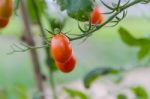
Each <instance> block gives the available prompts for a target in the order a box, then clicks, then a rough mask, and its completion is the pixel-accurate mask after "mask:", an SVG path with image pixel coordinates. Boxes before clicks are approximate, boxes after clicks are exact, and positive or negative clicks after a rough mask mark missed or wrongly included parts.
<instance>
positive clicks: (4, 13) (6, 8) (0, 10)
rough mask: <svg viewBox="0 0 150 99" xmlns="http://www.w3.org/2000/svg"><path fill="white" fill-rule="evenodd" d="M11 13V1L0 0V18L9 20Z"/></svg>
mask: <svg viewBox="0 0 150 99" xmlns="http://www.w3.org/2000/svg"><path fill="white" fill-rule="evenodd" d="M12 11H13V4H12V0H0V18H10V16H11V15H12Z"/></svg>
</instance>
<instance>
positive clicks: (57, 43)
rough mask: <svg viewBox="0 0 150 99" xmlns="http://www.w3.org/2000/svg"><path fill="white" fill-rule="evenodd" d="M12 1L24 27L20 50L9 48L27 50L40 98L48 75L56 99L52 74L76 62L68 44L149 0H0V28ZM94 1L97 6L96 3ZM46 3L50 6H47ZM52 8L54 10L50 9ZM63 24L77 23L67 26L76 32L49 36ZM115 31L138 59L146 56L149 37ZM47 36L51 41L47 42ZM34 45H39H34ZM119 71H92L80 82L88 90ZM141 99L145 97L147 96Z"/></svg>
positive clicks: (69, 68)
mask: <svg viewBox="0 0 150 99" xmlns="http://www.w3.org/2000/svg"><path fill="white" fill-rule="evenodd" d="M13 1H15V2H16V7H15V8H16V9H15V10H17V8H20V12H21V17H22V19H23V24H24V25H23V28H24V29H23V30H22V31H23V32H21V33H24V34H22V38H23V44H22V45H23V48H22V46H21V47H20V46H19V47H18V46H17V45H15V44H14V46H15V48H14V46H13V47H12V49H13V52H23V51H27V50H30V52H31V57H32V62H33V69H34V74H35V77H36V82H37V87H38V90H39V91H40V93H42V95H41V94H40V95H41V98H42V97H43V96H44V95H43V92H44V87H43V85H42V83H43V80H47V79H45V78H46V76H48V77H49V78H50V84H51V88H52V92H53V94H54V95H53V99H57V96H58V95H57V90H56V89H57V88H55V81H54V80H55V79H54V76H53V73H54V72H55V71H56V70H57V69H58V70H60V71H61V72H63V73H70V72H71V71H73V70H74V69H75V67H76V63H77V61H76V58H75V55H74V54H73V49H72V46H71V42H72V41H74V40H78V39H83V41H85V40H86V39H87V38H88V37H90V36H92V34H94V33H95V32H96V31H98V30H100V29H101V28H103V27H105V26H110V25H112V27H113V26H115V25H117V24H118V23H119V22H120V21H122V20H123V19H124V18H125V16H126V15H127V8H129V7H131V6H133V5H136V4H148V3H149V2H150V0H127V1H126V0H124V1H123V0H118V2H116V1H112V2H111V1H110V2H109V3H108V4H107V3H105V2H107V1H105V0H0V28H4V27H6V26H7V24H8V23H9V20H10V17H11V15H12V12H13ZM98 1H99V3H100V4H97V3H98ZM49 2H50V3H51V4H49ZM101 4H102V5H103V6H102V7H104V8H106V9H107V10H108V12H107V11H106V13H105V12H104V13H102V12H103V11H101V10H102V7H101V6H100V5H101ZM52 5H53V6H55V7H53V6H52ZM95 5H96V6H95ZM49 9H51V10H49ZM16 12H17V11H16ZM55 12H56V13H55ZM107 15H108V16H107ZM105 16H106V18H105ZM16 17H20V16H16ZM16 17H15V18H16ZM67 18H68V19H69V21H68V20H67ZM12 19H13V18H12ZM20 19H21V18H20ZM30 21H31V22H30ZM67 21H68V22H70V23H71V22H77V23H78V24H74V25H75V26H73V25H72V24H73V23H71V24H69V25H70V26H69V30H70V27H76V26H77V29H78V30H79V31H78V30H77V31H76V30H75V31H73V32H75V33H73V32H71V34H70V33H68V34H67V33H66V34H64V33H62V32H59V33H53V32H55V30H56V29H59V30H60V31H62V30H65V29H66V30H67V29H68V27H67V28H64V27H65V26H66V23H67ZM89 21H90V22H89ZM80 23H81V24H80ZM47 25H48V26H47ZM71 25H72V26H71ZM32 26H36V28H37V27H38V28H39V30H40V33H41V39H40V40H41V42H42V43H41V42H40V43H36V40H35V41H34V37H33V34H34V31H33V30H32ZM45 29H46V30H48V31H52V32H51V34H50V35H48V34H46V31H45ZM67 31H68V30H67ZM119 32H120V35H121V38H122V40H123V41H124V42H125V43H127V44H128V45H129V46H135V47H138V48H139V53H138V54H139V55H138V57H139V59H143V58H145V57H146V56H147V54H148V53H150V47H149V46H150V45H149V44H150V40H149V38H139V39H138V38H134V37H132V36H131V35H130V33H128V31H127V30H126V29H124V28H120V29H119ZM48 36H49V37H52V38H51V39H49V37H48ZM21 42H22V41H21ZM24 43H25V44H24ZM96 43H97V42H96ZM37 44H42V45H41V46H36V45H37ZM24 48H25V49H24ZM37 48H44V52H45V53H46V55H45V62H46V65H47V68H46V69H47V70H48V71H49V75H46V76H45V73H43V71H40V61H39V59H40V58H39V59H38V54H37V52H38V51H36V49H37ZM108 50H109V49H108ZM87 51H88V50H87ZM92 51H93V50H92ZM83 52H84V51H83ZM88 53H89V52H88ZM42 54H43V53H42ZM82 55H83V54H82ZM93 56H94V55H93ZM84 58H85V57H84ZM96 58H97V57H96ZM102 58H103V57H102ZM111 59H112V58H111ZM85 60H86V59H85ZM86 61H87V60H86ZM108 64H109V63H108ZM44 65H45V64H44ZM92 65H94V64H92ZM53 67H54V68H53ZM91 67H92V66H91ZM116 67H117V66H116ZM56 68H57V69H56ZM83 68H84V67H83ZM122 71H127V70H126V69H124V68H119V69H118V67H117V68H114V67H110V68H108V67H104V68H97V69H94V70H93V71H91V72H89V73H88V74H87V76H85V79H84V85H85V88H90V86H91V85H92V84H93V82H94V81H95V80H96V79H97V78H98V77H99V76H104V75H115V76H116V75H119V74H121V72H122ZM82 72H83V71H82ZM80 73H81V72H80ZM54 75H55V74H54ZM70 75H71V74H69V76H70ZM42 76H43V78H44V77H45V78H44V79H42ZM64 76H66V75H64ZM139 89H140V90H141V88H138V90H139ZM55 90H56V91H55ZM136 90H137V89H136ZM67 92H68V93H69V94H70V96H72V97H75V96H79V97H81V99H88V97H86V96H85V95H84V94H83V93H81V92H79V91H75V90H67ZM136 92H137V91H136ZM137 93H138V92H137ZM115 94H116V93H115ZM143 96H144V95H143ZM143 96H142V97H143ZM145 96H146V97H148V96H147V95H145ZM118 97H119V98H118V99H121V98H120V97H125V96H124V95H122V94H120V95H119V96H118ZM48 98H49V97H48ZM50 98H51V97H50ZM19 99H21V98H19ZM42 99H44V98H42ZM91 99H92V98H91ZM146 99H147V98H146Z"/></svg>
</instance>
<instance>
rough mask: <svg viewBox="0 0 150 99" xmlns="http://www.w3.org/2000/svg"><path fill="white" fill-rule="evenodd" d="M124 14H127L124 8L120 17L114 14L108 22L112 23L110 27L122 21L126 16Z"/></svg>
mask: <svg viewBox="0 0 150 99" xmlns="http://www.w3.org/2000/svg"><path fill="white" fill-rule="evenodd" d="M126 15H127V10H124V11H123V13H122V16H121V17H119V16H116V17H115V18H114V20H113V21H111V22H110V23H113V25H112V26H110V27H114V26H116V25H118V24H119V22H120V21H122V20H123V19H124V18H125V17H126Z"/></svg>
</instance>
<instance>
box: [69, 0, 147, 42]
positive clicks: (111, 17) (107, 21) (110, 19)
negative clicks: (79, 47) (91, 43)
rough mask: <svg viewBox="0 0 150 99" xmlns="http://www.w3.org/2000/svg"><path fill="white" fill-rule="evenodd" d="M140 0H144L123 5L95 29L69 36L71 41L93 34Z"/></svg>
mask: <svg viewBox="0 0 150 99" xmlns="http://www.w3.org/2000/svg"><path fill="white" fill-rule="evenodd" d="M142 1H145V0H135V1H133V2H131V3H129V4H127V5H125V6H123V7H122V8H120V11H117V12H115V13H114V14H113V15H112V16H110V17H109V18H108V19H107V20H106V21H105V22H104V23H103V24H101V25H100V26H98V27H96V29H94V30H92V31H90V32H87V33H84V34H83V33H82V35H80V36H78V37H75V38H70V40H71V41H73V40H77V39H81V38H84V37H86V36H88V35H91V34H93V33H94V32H95V31H98V30H99V29H101V28H102V27H104V26H105V25H107V24H108V23H109V22H111V21H112V20H113V19H114V18H115V17H116V16H117V15H118V14H120V13H121V12H122V11H124V10H126V9H127V8H129V7H131V6H133V5H136V4H138V3H140V2H142Z"/></svg>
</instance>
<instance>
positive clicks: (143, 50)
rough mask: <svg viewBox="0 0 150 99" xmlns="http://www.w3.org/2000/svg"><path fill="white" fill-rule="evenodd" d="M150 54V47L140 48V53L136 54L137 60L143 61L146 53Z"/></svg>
mask: <svg viewBox="0 0 150 99" xmlns="http://www.w3.org/2000/svg"><path fill="white" fill-rule="evenodd" d="M149 52H150V47H144V46H142V47H141V49H140V51H139V52H138V59H139V60H141V59H143V58H144V57H145V56H146V55H148V53H149Z"/></svg>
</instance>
